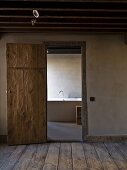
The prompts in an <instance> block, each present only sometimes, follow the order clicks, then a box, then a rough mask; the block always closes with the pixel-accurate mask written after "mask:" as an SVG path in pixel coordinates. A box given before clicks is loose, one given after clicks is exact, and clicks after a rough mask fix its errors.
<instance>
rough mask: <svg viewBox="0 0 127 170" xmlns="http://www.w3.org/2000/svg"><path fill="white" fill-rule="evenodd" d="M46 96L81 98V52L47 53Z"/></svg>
mask: <svg viewBox="0 0 127 170" xmlns="http://www.w3.org/2000/svg"><path fill="white" fill-rule="evenodd" d="M47 83H48V98H61V97H62V96H61V95H60V94H59V92H60V91H61V90H62V91H63V93H64V97H65V98H81V54H48V55H47Z"/></svg>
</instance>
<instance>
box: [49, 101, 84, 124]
mask: <svg viewBox="0 0 127 170" xmlns="http://www.w3.org/2000/svg"><path fill="white" fill-rule="evenodd" d="M76 106H81V98H64V99H63V98H49V99H48V102H47V119H48V121H49V122H75V121H76Z"/></svg>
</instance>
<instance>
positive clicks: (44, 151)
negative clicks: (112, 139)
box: [0, 142, 127, 170]
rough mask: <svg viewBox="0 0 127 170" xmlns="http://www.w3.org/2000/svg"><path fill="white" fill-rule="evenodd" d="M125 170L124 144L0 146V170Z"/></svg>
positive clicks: (126, 150) (126, 158)
mask: <svg viewBox="0 0 127 170" xmlns="http://www.w3.org/2000/svg"><path fill="white" fill-rule="evenodd" d="M13 169H14V170H127V143H126V142H121V143H45V144H34V145H20V146H7V145H0V170H13Z"/></svg>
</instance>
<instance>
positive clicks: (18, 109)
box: [7, 69, 25, 144]
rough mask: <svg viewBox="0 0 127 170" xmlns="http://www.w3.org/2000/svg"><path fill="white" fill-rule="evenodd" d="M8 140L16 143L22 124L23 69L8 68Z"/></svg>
mask: <svg viewBox="0 0 127 170" xmlns="http://www.w3.org/2000/svg"><path fill="white" fill-rule="evenodd" d="M7 75H8V100H7V105H8V136H9V138H8V142H9V143H10V144H11V143H13V144H15V143H18V141H20V140H21V138H22V136H21V135H20V133H21V131H22V126H23V123H22V122H23V121H24V118H23V114H24V112H25V108H24V95H23V88H24V87H23V70H16V69H8V72H7Z"/></svg>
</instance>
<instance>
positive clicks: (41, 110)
mask: <svg viewBox="0 0 127 170" xmlns="http://www.w3.org/2000/svg"><path fill="white" fill-rule="evenodd" d="M15 46H16V47H15ZM11 47H12V48H11ZM40 47H41V48H40ZM41 49H43V50H41ZM39 50H41V51H45V46H44V45H30V44H28V45H27V44H8V45H7V66H8V70H7V83H8V85H7V87H8V90H7V91H8V143H9V144H11V145H12V144H29V143H40V142H45V141H46V124H47V123H46V101H47V99H46V97H47V96H46V82H47V81H46V57H45V53H41V51H39ZM25 52H26V53H25ZM26 54H27V55H26ZM39 55H41V56H39ZM24 56H25V57H24ZM17 58H18V59H17ZM19 58H20V59H19ZM15 60H16V61H15ZM41 60H42V61H41ZM34 61H35V62H34ZM38 61H40V64H38ZM25 62H26V63H25Z"/></svg>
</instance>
